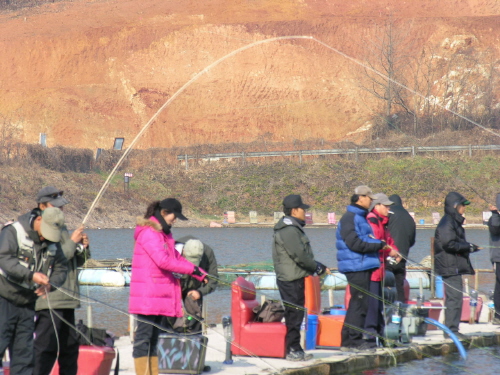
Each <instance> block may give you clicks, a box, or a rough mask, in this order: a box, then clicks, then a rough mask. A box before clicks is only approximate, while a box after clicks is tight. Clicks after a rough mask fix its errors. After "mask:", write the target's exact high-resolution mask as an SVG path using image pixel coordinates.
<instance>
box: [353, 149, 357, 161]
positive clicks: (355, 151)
mask: <svg viewBox="0 0 500 375" xmlns="http://www.w3.org/2000/svg"><path fill="white" fill-rule="evenodd" d="M354 153H355V155H356V162H357V161H358V148H357V147H356V149H355V150H354Z"/></svg>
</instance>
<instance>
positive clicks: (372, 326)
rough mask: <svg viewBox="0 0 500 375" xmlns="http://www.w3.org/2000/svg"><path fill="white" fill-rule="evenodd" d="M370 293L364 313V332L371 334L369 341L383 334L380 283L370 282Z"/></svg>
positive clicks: (383, 324)
mask: <svg viewBox="0 0 500 375" xmlns="http://www.w3.org/2000/svg"><path fill="white" fill-rule="evenodd" d="M370 293H371V294H372V295H373V296H372V295H370V296H368V310H367V312H366V319H365V330H366V331H367V332H369V333H372V334H373V336H371V337H369V339H370V340H373V341H374V340H375V337H376V336H381V335H382V334H383V333H384V327H385V322H384V314H383V309H384V303H383V302H382V287H381V284H380V281H370Z"/></svg>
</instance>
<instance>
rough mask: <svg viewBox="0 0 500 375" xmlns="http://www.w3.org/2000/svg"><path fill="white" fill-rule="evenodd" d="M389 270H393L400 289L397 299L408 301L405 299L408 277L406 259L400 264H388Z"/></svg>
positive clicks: (398, 289)
mask: <svg viewBox="0 0 500 375" xmlns="http://www.w3.org/2000/svg"><path fill="white" fill-rule="evenodd" d="M387 270H388V271H391V272H392V273H393V274H394V278H395V279H396V290H397V291H398V297H397V301H400V302H403V303H404V302H406V301H405V288H404V283H405V279H406V261H405V260H404V259H403V260H401V262H399V263H398V264H395V265H394V266H390V265H389V266H387Z"/></svg>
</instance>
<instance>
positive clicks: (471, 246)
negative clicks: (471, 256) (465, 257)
mask: <svg viewBox="0 0 500 375" xmlns="http://www.w3.org/2000/svg"><path fill="white" fill-rule="evenodd" d="M479 250H481V249H480V248H479V246H477V245H474V244H473V243H471V244H470V250H469V251H470V252H471V253H475V252H476V251H479Z"/></svg>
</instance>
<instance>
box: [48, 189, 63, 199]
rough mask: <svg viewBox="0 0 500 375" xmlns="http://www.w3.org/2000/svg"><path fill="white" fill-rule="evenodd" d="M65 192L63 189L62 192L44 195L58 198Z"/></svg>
mask: <svg viewBox="0 0 500 375" xmlns="http://www.w3.org/2000/svg"><path fill="white" fill-rule="evenodd" d="M63 194H64V191H62V190H61V191H60V192H57V193H53V194H49V195H44V196H45V197H47V198H52V199H57V198H61V197H62V196H63Z"/></svg>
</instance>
